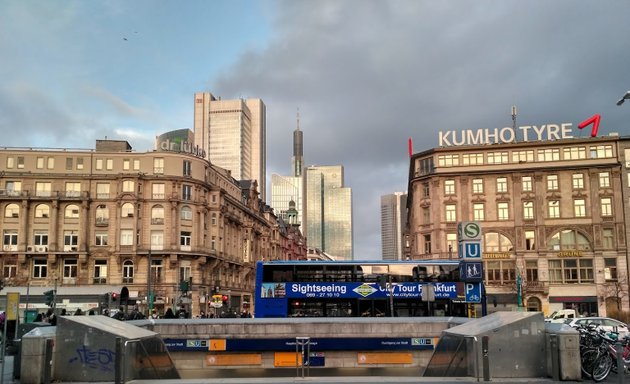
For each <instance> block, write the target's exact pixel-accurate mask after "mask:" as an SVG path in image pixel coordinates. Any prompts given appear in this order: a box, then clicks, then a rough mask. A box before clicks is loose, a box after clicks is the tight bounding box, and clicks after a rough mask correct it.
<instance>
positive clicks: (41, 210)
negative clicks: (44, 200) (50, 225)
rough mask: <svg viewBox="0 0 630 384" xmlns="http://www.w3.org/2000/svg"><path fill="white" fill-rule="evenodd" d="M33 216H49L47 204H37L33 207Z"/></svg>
mask: <svg viewBox="0 0 630 384" xmlns="http://www.w3.org/2000/svg"><path fill="white" fill-rule="evenodd" d="M35 217H37V218H48V217H50V207H49V206H48V205H47V204H38V205H37V206H36V207H35Z"/></svg>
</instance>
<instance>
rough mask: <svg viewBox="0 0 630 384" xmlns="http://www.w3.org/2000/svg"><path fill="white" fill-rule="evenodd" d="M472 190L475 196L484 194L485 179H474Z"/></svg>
mask: <svg viewBox="0 0 630 384" xmlns="http://www.w3.org/2000/svg"><path fill="white" fill-rule="evenodd" d="M472 190H473V193H475V194H480V193H483V179H473V181H472Z"/></svg>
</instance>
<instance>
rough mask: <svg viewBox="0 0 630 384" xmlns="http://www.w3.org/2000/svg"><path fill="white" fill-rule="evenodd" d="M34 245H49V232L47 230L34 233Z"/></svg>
mask: <svg viewBox="0 0 630 384" xmlns="http://www.w3.org/2000/svg"><path fill="white" fill-rule="evenodd" d="M33 244H34V245H36V246H37V245H48V232H47V231H35V232H34V233H33Z"/></svg>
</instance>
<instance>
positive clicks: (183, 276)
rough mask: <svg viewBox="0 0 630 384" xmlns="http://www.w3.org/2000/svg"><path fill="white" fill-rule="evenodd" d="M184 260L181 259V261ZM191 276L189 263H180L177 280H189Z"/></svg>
mask: <svg viewBox="0 0 630 384" xmlns="http://www.w3.org/2000/svg"><path fill="white" fill-rule="evenodd" d="M183 262H184V261H182V263H183ZM191 278H192V267H191V266H190V265H180V267H179V281H180V282H181V281H190V279H191Z"/></svg>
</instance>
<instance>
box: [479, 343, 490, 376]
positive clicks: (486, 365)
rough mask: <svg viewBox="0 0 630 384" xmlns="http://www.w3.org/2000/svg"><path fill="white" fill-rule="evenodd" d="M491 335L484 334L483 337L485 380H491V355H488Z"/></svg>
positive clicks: (482, 350)
mask: <svg viewBox="0 0 630 384" xmlns="http://www.w3.org/2000/svg"><path fill="white" fill-rule="evenodd" d="M489 339H490V337H489V336H483V337H482V338H481V354H482V359H483V360H482V364H483V381H490V356H489V355H488V340H489Z"/></svg>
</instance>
